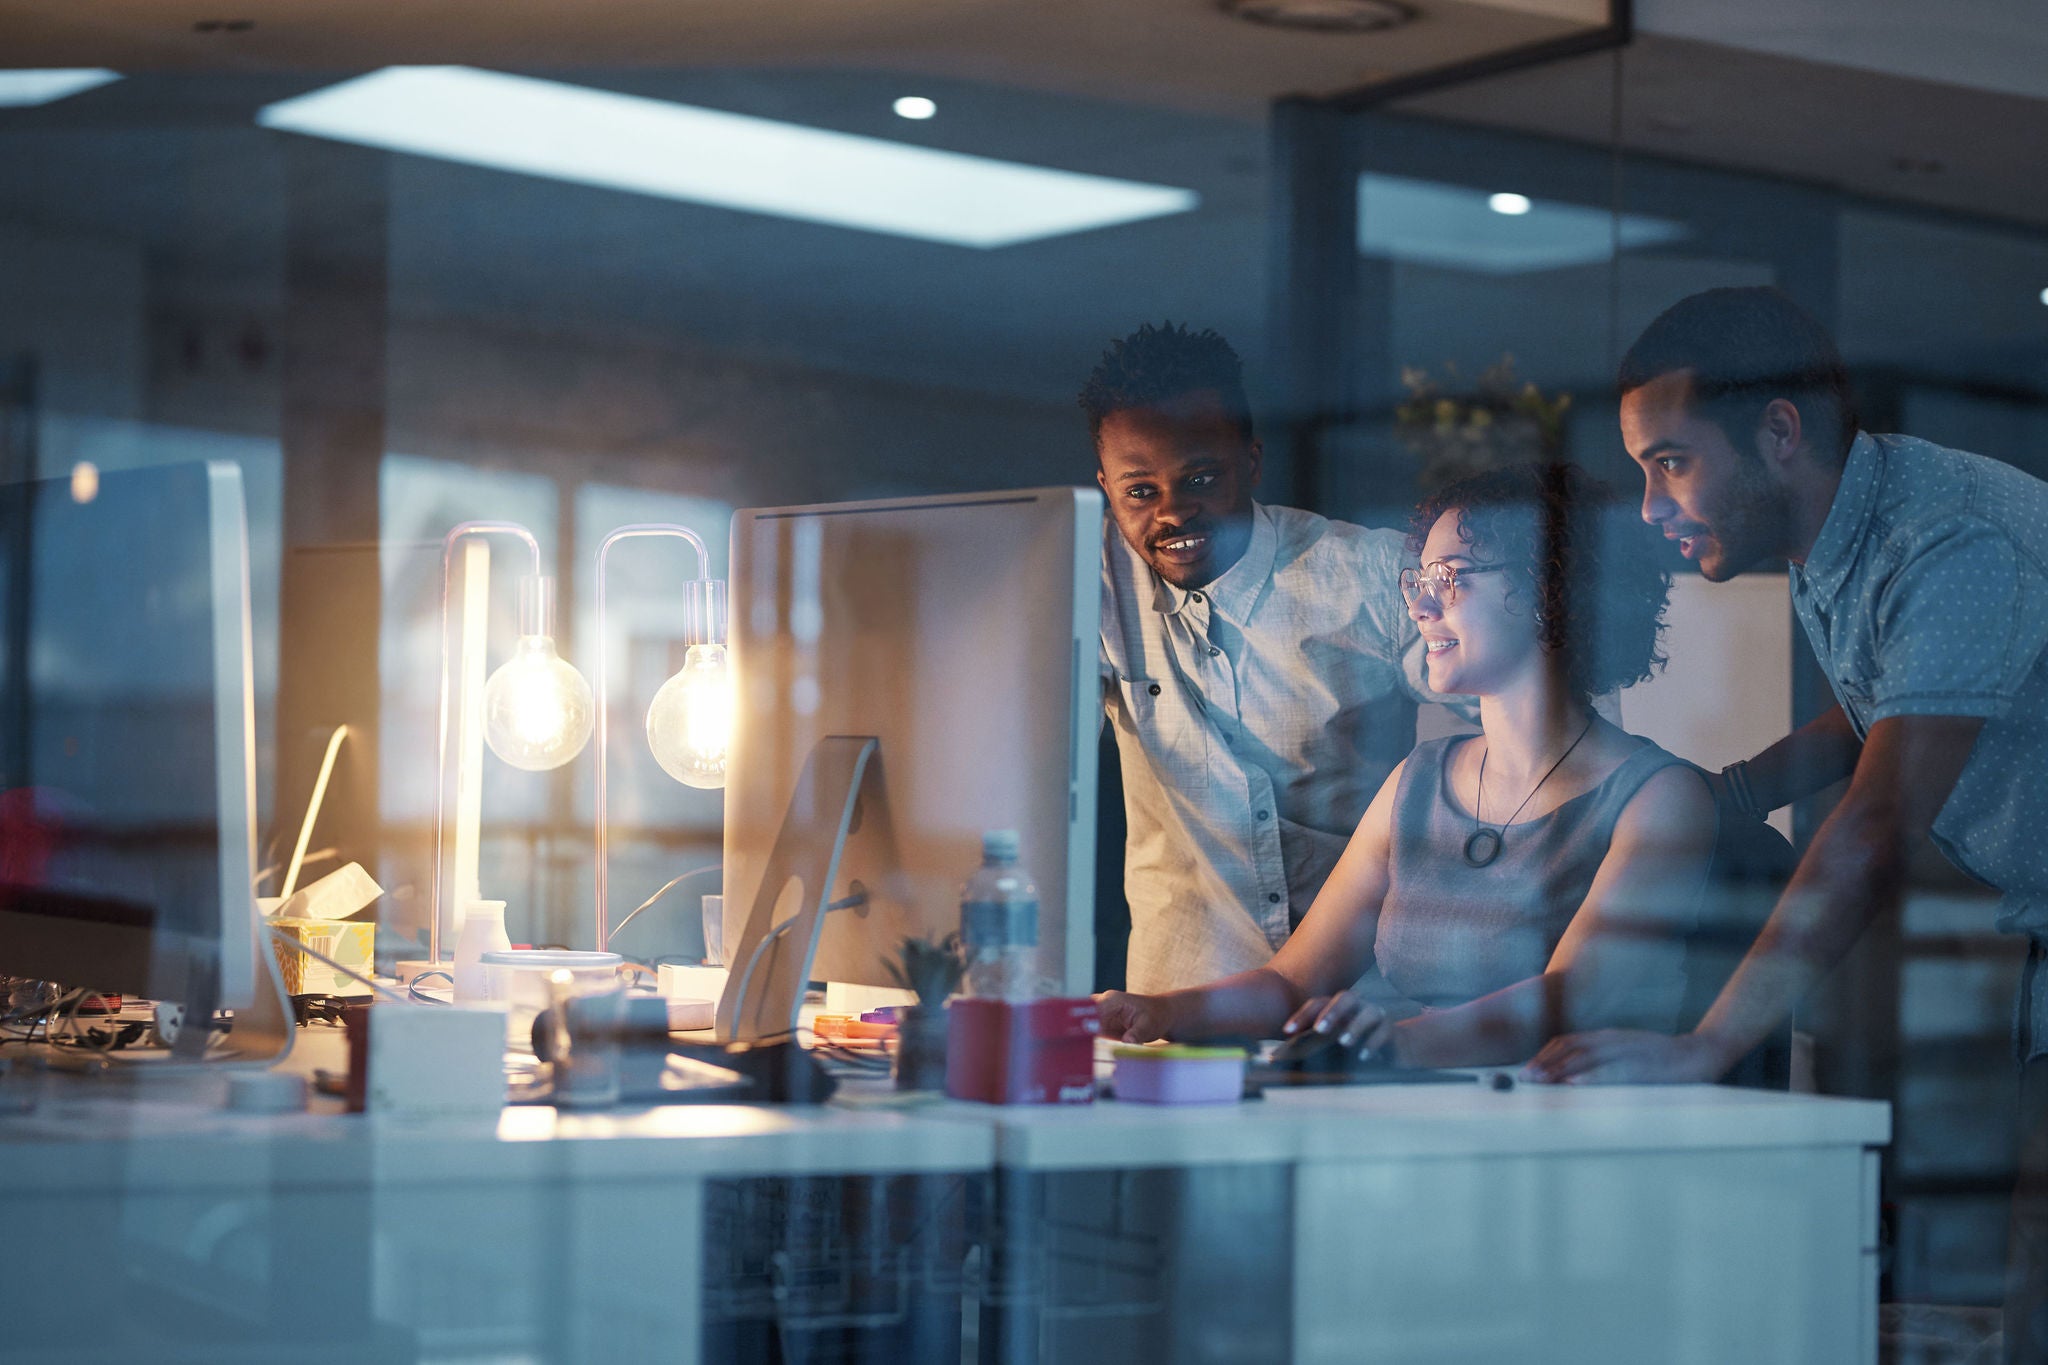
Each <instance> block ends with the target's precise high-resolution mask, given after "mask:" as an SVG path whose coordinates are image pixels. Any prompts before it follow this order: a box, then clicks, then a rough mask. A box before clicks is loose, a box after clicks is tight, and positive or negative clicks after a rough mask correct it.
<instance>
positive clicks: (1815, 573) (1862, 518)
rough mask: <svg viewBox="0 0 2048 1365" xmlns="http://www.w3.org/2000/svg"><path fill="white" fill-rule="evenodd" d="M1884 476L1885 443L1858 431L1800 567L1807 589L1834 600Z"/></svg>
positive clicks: (1859, 543)
mask: <svg viewBox="0 0 2048 1365" xmlns="http://www.w3.org/2000/svg"><path fill="white" fill-rule="evenodd" d="M1883 478H1884V447H1882V446H1880V445H1879V444H1878V443H1877V440H1876V439H1875V438H1874V437H1872V436H1871V434H1870V433H1869V432H1867V431H1861V432H1858V433H1857V434H1856V440H1855V441H1854V443H1852V444H1851V445H1850V447H1849V458H1848V460H1847V462H1846V463H1844V464H1843V466H1842V482H1841V483H1840V484H1839V485H1838V486H1837V487H1836V489H1835V498H1834V501H1833V502H1831V503H1829V504H1828V515H1827V519H1826V520H1825V521H1823V522H1821V526H1820V534H1819V535H1817V536H1815V537H1814V538H1813V549H1811V550H1810V551H1808V552H1807V555H1806V563H1805V565H1803V566H1802V567H1801V569H1800V577H1801V578H1802V579H1803V580H1804V581H1805V584H1806V588H1807V590H1808V591H1809V592H1812V593H1816V594H1818V595H1819V596H1820V597H1821V598H1822V599H1823V600H1832V599H1833V598H1834V597H1835V596H1836V594H1838V593H1839V592H1840V591H1841V589H1842V585H1843V584H1844V583H1846V582H1847V581H1848V578H1849V570H1850V568H1851V567H1852V566H1853V565H1854V564H1855V562H1856V549H1857V547H1858V546H1859V545H1861V544H1862V543H1863V535H1864V532H1865V531H1866V530H1867V529H1868V528H1869V526H1870V515H1871V511H1872V509H1873V508H1875V507H1876V505H1877V486H1878V484H1879V483H1880V482H1881V481H1882V480H1883Z"/></svg>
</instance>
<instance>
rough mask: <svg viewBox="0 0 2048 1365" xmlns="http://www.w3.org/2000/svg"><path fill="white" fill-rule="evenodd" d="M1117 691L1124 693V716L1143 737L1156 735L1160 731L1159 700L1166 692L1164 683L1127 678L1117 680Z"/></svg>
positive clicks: (1146, 679)
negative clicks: (1127, 717) (1128, 718)
mask: <svg viewBox="0 0 2048 1365" xmlns="http://www.w3.org/2000/svg"><path fill="white" fill-rule="evenodd" d="M1116 685H1117V690H1118V691H1120V692H1122V693H1123V697H1124V714H1125V715H1126V716H1129V717H1130V719H1131V726H1132V728H1134V729H1135V730H1137V732H1138V733H1139V734H1141V735H1147V734H1153V733H1156V732H1157V731H1158V729H1159V709H1160V708H1159V698H1160V696H1161V694H1162V693H1163V692H1164V691H1165V686H1164V684H1162V683H1159V682H1155V681H1154V680H1153V679H1151V678H1125V677H1119V678H1118V679H1117V680H1116Z"/></svg>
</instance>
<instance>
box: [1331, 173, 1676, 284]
mask: <svg viewBox="0 0 2048 1365" xmlns="http://www.w3.org/2000/svg"><path fill="white" fill-rule="evenodd" d="M1686 235H1687V228H1686V226H1685V224H1683V223H1680V222H1676V221H1674V220H1672V219H1669V218H1652V217H1650V216H1648V215H1647V214H1636V213H1624V214H1621V215H1620V216H1619V219H1618V220H1617V217H1616V215H1615V214H1613V213H1611V212H1609V211H1608V210H1606V209H1603V208H1594V207H1592V206H1590V205H1586V204H1573V203H1567V202H1565V201H1562V200H1556V199H1532V200H1530V201H1529V212H1528V213H1527V214H1525V215H1517V216H1515V218H1514V221H1513V222H1507V221H1504V220H1503V219H1502V217H1501V215H1500V213H1499V211H1498V210H1497V209H1495V208H1494V207H1493V205H1492V203H1491V196H1489V195H1488V194H1487V193H1486V192H1485V191H1484V190H1475V189H1471V188H1469V187H1467V186H1464V185H1451V184H1444V183H1441V182H1438V181H1434V180H1412V179H1409V178H1407V177H1405V176H1395V175H1379V174H1376V173H1369V174H1366V175H1361V176H1359V177H1358V249H1359V251H1360V252H1362V253H1364V254H1365V255H1367V256H1378V257H1385V258H1389V259H1392V260H1397V261H1413V262H1415V263H1417V264H1421V265H1432V266H1445V267H1449V268H1451V269H1454V270H1468V271H1475V272H1478V273H1480V274H1487V275H1517V274H1523V273H1526V272H1529V271H1536V270H1563V269H1568V268H1570V267H1573V266H1583V265H1593V264H1596V263H1599V262H1602V261H1606V260H1609V259H1611V258H1612V257H1613V255H1614V248H1615V246H1616V245H1617V242H1618V244H1619V245H1620V247H1621V248H1622V250H1624V251H1628V250H1636V249H1640V248H1643V247H1652V246H1659V245H1663V244H1665V243H1669V242H1676V241H1679V240H1682V239H1683V238H1684V237H1685V236H1686Z"/></svg>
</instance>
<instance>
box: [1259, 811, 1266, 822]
mask: <svg viewBox="0 0 2048 1365" xmlns="http://www.w3.org/2000/svg"><path fill="white" fill-rule="evenodd" d="M1259 818H1260V819H1261V820H1263V819H1265V818H1266V812H1265V811H1260V812H1259Z"/></svg>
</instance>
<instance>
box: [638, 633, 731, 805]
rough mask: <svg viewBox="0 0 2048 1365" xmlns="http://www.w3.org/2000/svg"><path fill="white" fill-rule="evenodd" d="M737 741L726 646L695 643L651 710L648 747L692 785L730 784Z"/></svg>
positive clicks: (680, 779) (666, 768) (677, 777)
mask: <svg viewBox="0 0 2048 1365" xmlns="http://www.w3.org/2000/svg"><path fill="white" fill-rule="evenodd" d="M731 743H732V672H731V670H730V669H729V668H727V667H726V654H725V646H724V645H691V646H690V650H689V653H687V654H685V655H684V656H683V666H682V668H681V669H680V670H679V671H678V672H677V673H676V675H675V676H674V677H672V678H670V679H669V680H668V681H667V682H665V683H663V684H662V685H661V690H660V691H658V692H656V693H655V694H654V702H653V704H652V705H650V706H649V707H648V708H647V745H648V747H649V748H650V749H652V750H654V761H655V762H657V763H659V764H660V765H661V770H662V771H663V772H665V773H667V774H668V775H669V776H670V777H673V778H674V779H675V780H676V781H678V782H681V783H684V784H685V785H687V786H692V787H705V788H717V787H723V786H724V785H725V757H726V749H727V747H728V746H729V745H730V744H731Z"/></svg>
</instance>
